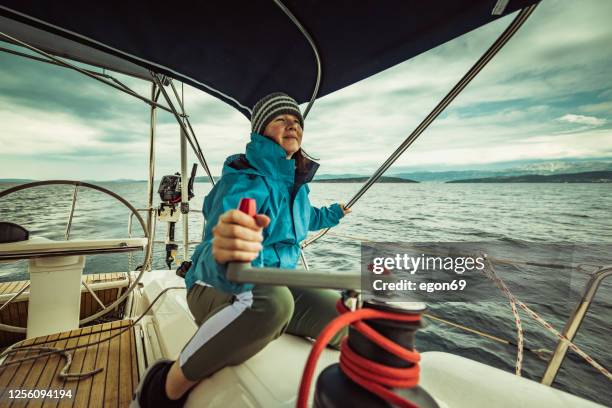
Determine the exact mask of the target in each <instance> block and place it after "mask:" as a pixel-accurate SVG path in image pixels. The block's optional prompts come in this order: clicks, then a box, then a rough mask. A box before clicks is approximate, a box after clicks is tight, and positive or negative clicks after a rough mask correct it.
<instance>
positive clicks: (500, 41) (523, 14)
mask: <svg viewBox="0 0 612 408" xmlns="http://www.w3.org/2000/svg"><path fill="white" fill-rule="evenodd" d="M536 6H537V3H536V4H534V5H532V6H529V7H526V8H524V9H522V10H521V11H520V12H519V13H518V15H517V16H516V17H515V18H514V20H512V22H511V23H510V25H509V26H508V28H506V30H504V32H503V33H502V34H501V35H500V36H499V38H497V40H495V42H494V43H493V45H491V47H489V49H488V50H487V51H486V52H485V53H484V54H483V55H482V57H480V59H479V60H478V61H477V62H476V63H475V64H474V65H473V66H472V68H470V70H469V71H468V72H467V73H466V74H465V75H464V76H463V78H461V80H460V81H459V82H458V83H457V84H456V85H455V86H454V87H453V89H451V90H450V92H449V93H448V94H447V95H446V96H445V97H444V99H442V100H441V101H440V103H438V105H437V106H436V107H435V108H434V110H433V111H431V112H430V113H429V115H427V117H426V118H425V119H423V121H422V122H421V123H420V124H419V126H417V127H416V129H415V130H413V131H412V133H411V134H410V135H409V136H408V137H407V138H406V139H405V140H404V141H403V142H402V144H401V145H399V147H398V148H397V149H396V150H395V151H394V152H393V154H391V156H389V158H388V159H387V160H386V161H385V162H384V163H383V164H382V165H381V166H380V167H379V168H378V170H376V171H375V172H374V174H373V175H372V176H371V177H370V178H369V179H368V181H366V183H365V184H364V185H363V186H362V187H361V189H360V190H359V191H358V192H357V193H356V194H355V195H354V196H353V198H351V199H350V200H349V202H348V203H347V204H346V207H347V208H351V207H352V206H353V204H355V202H357V200H359V198H361V196H362V195H363V194H364V193H365V192H366V191H367V190H368V189H369V188H370V187H371V186H372V185H373V184H374V183H376V181H378V179H379V178H380V177H381V176H382V175H383V174H384V173H385V171H387V169H388V168H389V167H391V165H392V164H393V163H395V161H396V160H397V159H398V158H399V157H400V156H401V155H402V154H403V153H404V152H405V151H406V150H407V149H408V148H409V147H410V145H412V143H413V142H414V141H415V140H416V139H417V138H418V137H419V136H420V135H421V134H422V133H423V132H424V131H425V129H427V127H428V126H429V125H430V124H431V123H432V122H433V121H434V120H435V119H436V118H437V117H438V116H439V115H440V114H441V113H442V112H443V111H444V109H446V107H448V105H450V103H451V102H452V101H453V100H454V99H455V98H456V97H457V95H459V94H460V93H461V91H463V90H464V89H465V87H466V86H467V85H468V84H469V83H470V81H471V80H472V79H474V77H475V76H476V75H478V73H479V72H480V71H481V70H482V69H483V68H484V67H485V65H486V64H487V63H488V62H489V61H490V60H491V59H492V58H493V57H494V56H495V55H496V54H497V53H498V51H499V50H500V49H502V47H503V46H504V45H506V43H507V42H508V41H509V40H510V38H512V36H513V35H514V33H516V32H517V30H518V29H519V28H520V27H521V26H522V25H523V23H524V22H525V21H526V20H527V18H528V17H529V16H530V15H531V13H533V10H535V8H536ZM329 230H330V228H327V229H324V230H323V231H321V232H319V233H317V234H316V235H315V236H313V237H312V238H310V239H308V240H306V241H304V242H303V243H302V248H305V247H306V246H308V245H310V244H311V243H313V242H315V241H316V240H317V239H319V238H321V237H322V236H323V235H325V234H326V233H327V231H329Z"/></svg>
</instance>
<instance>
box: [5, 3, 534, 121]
mask: <svg viewBox="0 0 612 408" xmlns="http://www.w3.org/2000/svg"><path fill="white" fill-rule="evenodd" d="M498 2H499V3H504V1H499V0H447V1H445V0H428V1H410V0H384V1H374V0H372V1H370V0H354V1H349V0H283V3H284V4H285V5H286V6H287V8H288V9H289V10H291V12H292V13H293V14H294V15H295V16H296V17H297V19H298V20H299V21H300V22H301V24H302V25H303V26H304V28H305V29H306V30H307V31H308V32H309V33H310V35H311V36H312V38H313V39H314V42H315V44H316V46H317V48H318V50H319V53H320V56H321V64H322V82H321V88H320V90H319V93H318V96H323V95H326V94H329V93H331V92H334V91H336V90H338V89H341V88H343V87H346V86H348V85H350V84H353V83H355V82H358V81H360V80H362V79H364V78H367V77H369V76H371V75H374V74H376V73H378V72H380V71H382V70H385V69H387V68H389V67H392V66H394V65H396V64H398V63H400V62H402V61H405V60H407V59H410V58H412V57H413V56H415V55H418V54H420V53H422V52H424V51H427V50H429V49H431V48H434V47H436V46H438V45H440V44H442V43H444V42H447V41H449V40H451V39H453V38H455V37H458V36H460V35H462V34H464V33H466V32H468V31H470V30H473V29H475V28H477V27H479V26H482V25H484V24H486V23H488V22H490V21H493V20H495V19H497V18H499V17H500V16H499V15H493V14H492V10H493V8H494V7H495V6H496V5H498V7H499V4H498ZM536 2H537V1H536V0H510V1H509V2H508V5H507V6H506V8H505V10H504V11H503V14H502V16H503V15H506V14H508V13H512V12H514V11H516V10H517V9H520V8H523V7H526V6H528V5H531V4H533V3H536ZM0 31H2V32H5V33H6V34H9V35H11V36H14V37H16V38H18V39H20V40H22V41H26V42H28V43H29V44H31V45H33V46H35V47H38V48H41V49H43V50H45V51H48V52H51V53H53V54H56V55H60V56H65V57H69V58H71V59H74V60H77V61H82V62H87V63H90V64H93V65H96V66H100V67H105V68H108V69H112V70H116V71H118V72H123V73H127V74H130V75H134V76H137V77H140V78H150V76H149V73H148V71H149V70H153V71H155V72H158V73H162V74H166V75H168V76H171V77H173V78H176V79H177V80H180V81H183V82H185V83H188V84H190V85H192V86H195V87H197V88H199V89H202V90H203V91H205V92H208V93H209V94H211V95H213V96H215V97H218V98H220V99H222V100H224V101H225V102H227V103H229V104H231V105H232V106H234V107H236V108H237V109H239V110H240V111H241V112H243V113H244V114H245V115H247V116H249V115H250V108H251V107H252V106H253V105H254V103H255V102H256V101H257V100H258V99H259V98H261V97H262V96H264V95H266V94H268V93H270V92H274V91H284V92H286V93H289V94H290V95H292V96H294V97H295V98H296V99H297V100H298V101H299V102H305V101H308V100H309V99H310V98H311V96H312V92H313V89H314V85H315V80H316V75H317V69H316V60H315V57H314V53H313V51H312V48H311V47H310V45H309V43H308V42H307V40H306V38H305V37H304V35H303V33H302V32H300V31H299V29H298V28H297V27H296V25H295V24H294V23H293V22H292V21H291V20H290V19H289V18H288V17H287V16H286V15H285V14H284V13H283V12H282V10H281V9H280V8H279V7H278V6H277V5H276V4H275V3H274V2H273V1H272V0H266V1H262V0H257V1H236V0H220V1H214V0H209V1H189V2H180V1H179V2H171V3H152V2H151V3H150V2H142V1H131V2H130V1H128V2H125V1H122V2H119V1H107V2H87V1H62V2H54V1H44V0H33V1H23V0H0Z"/></svg>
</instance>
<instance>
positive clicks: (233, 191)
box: [185, 133, 344, 293]
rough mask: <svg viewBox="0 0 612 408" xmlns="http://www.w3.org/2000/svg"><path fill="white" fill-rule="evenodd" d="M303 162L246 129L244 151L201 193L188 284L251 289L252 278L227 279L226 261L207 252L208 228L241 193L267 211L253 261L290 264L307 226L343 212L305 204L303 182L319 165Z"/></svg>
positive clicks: (329, 223) (333, 220) (328, 222)
mask: <svg viewBox="0 0 612 408" xmlns="http://www.w3.org/2000/svg"><path fill="white" fill-rule="evenodd" d="M245 159H246V160H245ZM305 167H306V169H305V171H301V172H297V171H296V167H295V160H293V159H290V160H287V159H286V153H285V150H284V149H283V148H282V147H281V146H280V145H278V144H277V143H276V142H274V141H273V140H272V139H269V138H267V137H265V136H262V135H259V134H257V133H253V134H251V141H250V142H249V143H248V144H247V147H246V155H244V154H236V155H233V156H230V157H228V158H227V159H226V161H225V163H224V165H223V172H222V175H221V178H220V179H219V181H218V182H217V184H216V185H215V186H214V187H213V189H212V190H211V191H210V193H209V194H208V195H207V196H206V198H205V199H204V206H203V209H202V212H203V213H204V219H205V220H206V226H205V227H204V235H203V236H204V238H203V240H202V242H201V243H200V244H199V245H198V246H197V247H196V249H195V251H194V253H193V256H192V259H191V261H192V265H191V268H189V270H188V271H187V274H186V276H185V284H186V286H187V289H189V288H191V287H192V286H193V285H194V284H195V283H196V282H198V281H200V282H203V283H206V284H208V285H211V286H214V287H215V288H217V289H220V290H223V291H225V292H228V293H240V292H244V291H247V290H250V289H252V287H253V285H251V284H237V283H234V282H230V281H228V280H227V278H226V277H225V272H226V267H227V266H226V265H225V264H223V265H222V264H219V263H218V262H216V260H215V259H214V258H213V255H212V239H213V234H212V228H213V227H214V226H215V225H216V224H217V220H218V219H219V216H220V215H221V214H223V213H224V212H226V211H227V210H230V209H234V208H238V204H239V203H240V199H241V198H245V197H246V198H254V199H255V200H256V202H257V213H259V214H266V215H267V216H268V217H270V225H268V226H267V227H266V228H264V230H263V238H264V240H263V249H262V251H261V252H260V253H259V256H258V257H257V258H256V259H255V260H254V261H253V262H252V263H251V265H253V266H268V267H281V268H295V266H296V264H297V261H298V258H299V255H300V243H301V242H302V241H303V240H304V238H306V235H307V234H308V231H317V230H320V229H323V228H327V227H333V226H335V225H337V224H338V223H339V222H340V218H342V216H343V215H344V213H343V211H342V208H341V207H340V205H339V204H332V205H331V206H329V207H327V208H325V207H323V208H315V207H313V206H312V205H311V204H310V201H309V199H308V192H309V191H310V188H309V187H308V184H307V183H308V182H309V181H311V180H312V178H313V177H314V174H315V172H316V171H317V168H318V167H319V165H318V164H317V163H315V162H313V161H310V160H307V166H305Z"/></svg>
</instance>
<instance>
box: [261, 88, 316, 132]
mask: <svg viewBox="0 0 612 408" xmlns="http://www.w3.org/2000/svg"><path fill="white" fill-rule="evenodd" d="M286 113H289V114H291V115H295V116H296V117H297V118H298V120H299V121H300V125H301V126H302V129H304V117H303V116H302V112H300V107H299V106H298V104H297V102H296V101H295V99H293V98H292V97H290V96H289V95H287V94H284V93H282V92H275V93H271V94H270V95H268V96H264V97H263V98H262V99H260V100H259V102H257V103H256V104H255V106H254V107H253V113H252V115H251V130H252V131H253V132H255V133H259V134H260V135H261V134H262V133H263V131H264V129H265V128H266V126H267V125H268V123H270V121H272V119H274V118H275V117H276V116H278V115H284V114H286Z"/></svg>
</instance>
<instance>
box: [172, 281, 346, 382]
mask: <svg viewBox="0 0 612 408" xmlns="http://www.w3.org/2000/svg"><path fill="white" fill-rule="evenodd" d="M339 298H340V294H339V293H338V292H336V291H332V290H324V289H303V288H300V289H292V288H287V287H284V286H255V287H254V288H253V290H252V291H250V292H245V293H240V294H238V295H233V294H228V293H225V292H222V291H220V290H218V289H215V288H213V287H212V286H204V285H200V284H195V285H193V287H192V288H191V289H190V290H189V292H188V293H187V303H188V305H189V309H190V310H191V313H192V314H193V316H194V317H195V321H196V323H197V324H198V326H199V328H198V330H197V331H196V333H195V334H194V335H193V337H192V338H191V339H190V340H189V342H187V344H186V345H185V347H184V348H183V350H182V351H181V354H180V357H179V363H180V365H181V368H182V370H183V373H184V374H185V376H186V377H187V378H188V379H189V380H191V381H197V380H201V379H203V378H206V377H208V376H210V375H212V374H214V373H215V372H217V371H218V370H220V369H222V368H223V367H226V366H231V365H236V364H240V363H242V362H244V361H246V360H247V359H249V358H250V357H252V356H253V355H255V354H256V353H257V352H259V351H260V350H261V349H263V348H264V347H265V346H266V345H267V344H268V343H269V342H271V341H272V340H274V339H276V338H278V337H279V336H280V335H281V334H283V333H284V332H287V333H290V334H294V335H296V336H302V337H312V338H316V337H317V336H318V335H319V333H320V332H321V330H323V328H324V327H325V326H326V325H327V323H329V322H330V321H331V320H333V319H334V318H335V317H336V316H337V315H338V313H337V312H336V302H337V300H338V299H339ZM346 333H347V331H346V330H343V331H340V332H339V333H338V334H337V335H336V336H334V338H333V339H332V341H331V342H330V346H332V347H335V348H337V347H339V345H340V341H341V340H342V337H344V336H345V335H346Z"/></svg>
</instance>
